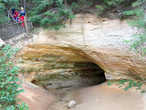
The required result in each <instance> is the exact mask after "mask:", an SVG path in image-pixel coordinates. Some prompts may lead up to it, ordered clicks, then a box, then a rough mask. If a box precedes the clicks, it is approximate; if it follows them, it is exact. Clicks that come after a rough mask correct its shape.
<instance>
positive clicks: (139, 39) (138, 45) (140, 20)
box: [123, 0, 146, 55]
mask: <svg viewBox="0 0 146 110" xmlns="http://www.w3.org/2000/svg"><path fill="white" fill-rule="evenodd" d="M145 3H146V0H137V1H136V2H134V3H133V4H132V7H133V9H132V10H128V11H125V12H124V13H123V14H124V15H126V16H135V19H134V20H130V21H129V24H130V25H131V26H135V27H137V28H139V29H141V30H143V31H142V32H141V33H140V34H135V35H134V36H133V37H134V39H132V40H130V41H126V42H128V43H130V45H131V49H134V50H135V51H136V52H138V53H140V54H141V55H145V54H146V47H145V46H144V44H145V42H146V15H145V12H144V10H145V6H144V5H145Z"/></svg>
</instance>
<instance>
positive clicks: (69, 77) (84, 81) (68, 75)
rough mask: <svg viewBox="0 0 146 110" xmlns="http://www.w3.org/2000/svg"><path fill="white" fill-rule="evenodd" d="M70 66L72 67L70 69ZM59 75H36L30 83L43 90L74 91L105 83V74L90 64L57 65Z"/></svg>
mask: <svg viewBox="0 0 146 110" xmlns="http://www.w3.org/2000/svg"><path fill="white" fill-rule="evenodd" d="M71 65H73V66H72V67H71ZM55 66H56V67H53V68H57V69H63V71H60V73H59V72H58V73H55V74H54V73H50V74H51V75H50V74H49V75H48V74H46V75H42V74H41V75H37V77H36V78H35V79H33V80H32V81H31V82H32V83H34V84H36V85H39V86H41V87H43V88H45V89H74V88H83V87H89V86H94V85H98V84H101V83H103V82H105V81H106V78H105V74H104V73H105V72H104V70H103V69H102V68H100V67H99V66H98V65H97V64H95V63H92V62H74V63H62V62H61V63H57V64H56V65H55Z"/></svg>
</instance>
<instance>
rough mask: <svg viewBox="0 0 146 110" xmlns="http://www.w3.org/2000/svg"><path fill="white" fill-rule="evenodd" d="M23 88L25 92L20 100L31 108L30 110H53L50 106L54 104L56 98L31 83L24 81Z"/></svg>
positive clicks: (20, 96)
mask: <svg viewBox="0 0 146 110" xmlns="http://www.w3.org/2000/svg"><path fill="white" fill-rule="evenodd" d="M22 86H23V89H24V92H22V93H21V94H19V96H18V98H19V99H21V101H22V102H25V103H26V104H27V105H28V106H29V110H51V109H50V105H51V104H52V103H54V101H55V96H53V95H52V94H51V93H48V91H46V90H44V89H42V88H40V87H38V86H36V85H34V84H32V83H30V82H26V81H24V82H23V85H22ZM19 103H20V102H19Z"/></svg>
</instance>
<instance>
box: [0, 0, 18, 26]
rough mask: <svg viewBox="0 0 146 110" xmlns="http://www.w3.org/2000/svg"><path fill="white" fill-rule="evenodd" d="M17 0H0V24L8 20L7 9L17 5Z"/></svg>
mask: <svg viewBox="0 0 146 110" xmlns="http://www.w3.org/2000/svg"><path fill="white" fill-rule="evenodd" d="M18 5H19V0H0V24H2V23H5V22H7V21H8V16H7V15H8V13H7V12H8V10H9V9H10V8H12V7H15V8H16V7H18Z"/></svg>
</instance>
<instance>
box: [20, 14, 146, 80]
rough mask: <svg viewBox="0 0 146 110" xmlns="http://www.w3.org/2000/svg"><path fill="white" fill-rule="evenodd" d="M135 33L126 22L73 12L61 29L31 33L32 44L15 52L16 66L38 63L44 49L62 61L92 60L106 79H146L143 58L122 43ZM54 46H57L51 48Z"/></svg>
mask: <svg viewBox="0 0 146 110" xmlns="http://www.w3.org/2000/svg"><path fill="white" fill-rule="evenodd" d="M136 32H138V30H137V29H136V28H134V27H130V26H129V25H128V24H127V23H126V21H119V20H110V19H99V18H96V17H95V16H94V15H89V14H87V15H77V16H76V18H75V19H73V21H72V24H69V23H67V25H66V28H64V29H61V30H59V31H50V30H42V31H41V32H40V33H39V35H34V39H33V42H32V44H30V45H28V46H27V47H25V48H24V49H22V51H21V52H20V53H19V55H18V56H21V58H22V62H23V61H24V62H23V64H22V63H19V66H22V65H23V66H24V65H25V64H26V66H28V67H30V65H28V61H27V60H28V59H35V60H38V61H39V63H41V60H40V59H41V58H40V56H45V55H46V50H47V52H50V54H49V55H51V53H52V54H53V57H52V58H51V59H50V60H53V58H54V55H55V54H56V56H58V55H59V56H60V57H59V59H58V60H62V61H63V60H66V61H67V60H68V61H69V62H73V61H79V62H93V63H95V64H97V65H99V66H100V67H101V68H102V69H103V70H104V71H105V75H106V78H107V79H119V78H134V79H135V78H136V79H141V80H146V57H142V58H141V57H139V56H138V55H136V54H135V53H134V52H132V51H130V50H129V45H128V44H127V43H125V42H124V41H125V40H130V39H133V37H132V35H133V34H135V33H136ZM54 47H55V48H56V47H57V48H58V49H57V48H56V50H54V49H52V48H54ZM60 48H63V49H61V50H60ZM64 48H66V49H68V52H67V51H64ZM68 56H69V57H68ZM44 58H46V56H45V57H44ZM43 60H45V59H43ZM32 65H33V66H36V64H32Z"/></svg>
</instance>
